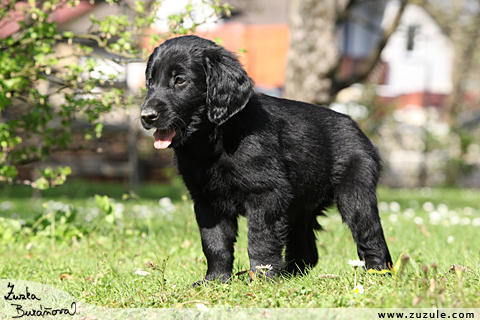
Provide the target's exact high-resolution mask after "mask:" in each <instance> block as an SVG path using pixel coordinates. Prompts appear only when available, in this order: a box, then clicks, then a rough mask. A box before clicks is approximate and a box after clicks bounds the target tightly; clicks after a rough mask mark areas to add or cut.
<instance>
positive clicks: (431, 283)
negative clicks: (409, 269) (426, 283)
mask: <svg viewBox="0 0 480 320" xmlns="http://www.w3.org/2000/svg"><path fill="white" fill-rule="evenodd" d="M436 287H437V281H435V279H433V278H432V279H430V288H429V290H430V292H431V293H433V292H434V291H435V288H436Z"/></svg>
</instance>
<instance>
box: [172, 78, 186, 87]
mask: <svg viewBox="0 0 480 320" xmlns="http://www.w3.org/2000/svg"><path fill="white" fill-rule="evenodd" d="M186 81H187V80H185V79H184V78H182V77H175V84H176V85H182V84H184V83H185V82H186Z"/></svg>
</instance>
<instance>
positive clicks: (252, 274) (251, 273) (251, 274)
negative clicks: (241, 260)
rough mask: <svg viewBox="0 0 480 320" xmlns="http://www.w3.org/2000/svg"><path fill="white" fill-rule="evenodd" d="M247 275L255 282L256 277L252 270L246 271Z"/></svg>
mask: <svg viewBox="0 0 480 320" xmlns="http://www.w3.org/2000/svg"><path fill="white" fill-rule="evenodd" d="M248 274H249V275H250V279H252V280H255V278H256V277H257V276H256V275H255V273H254V272H253V271H252V270H248Z"/></svg>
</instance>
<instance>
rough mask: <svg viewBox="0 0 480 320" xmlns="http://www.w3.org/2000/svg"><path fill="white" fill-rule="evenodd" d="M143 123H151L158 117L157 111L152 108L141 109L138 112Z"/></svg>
mask: <svg viewBox="0 0 480 320" xmlns="http://www.w3.org/2000/svg"><path fill="white" fill-rule="evenodd" d="M140 115H141V117H142V120H143V121H144V122H145V123H148V124H152V123H154V122H155V121H156V120H157V119H158V112H157V111H155V110H152V109H147V110H142V112H141V113H140Z"/></svg>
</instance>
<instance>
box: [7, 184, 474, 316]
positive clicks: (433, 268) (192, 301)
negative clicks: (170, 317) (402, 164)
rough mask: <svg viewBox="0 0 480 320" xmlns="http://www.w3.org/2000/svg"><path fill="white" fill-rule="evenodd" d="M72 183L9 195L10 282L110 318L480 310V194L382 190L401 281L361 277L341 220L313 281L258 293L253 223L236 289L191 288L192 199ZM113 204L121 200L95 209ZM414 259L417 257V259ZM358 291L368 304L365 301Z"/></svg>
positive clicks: (324, 235)
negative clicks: (163, 311) (131, 311)
mask: <svg viewBox="0 0 480 320" xmlns="http://www.w3.org/2000/svg"><path fill="white" fill-rule="evenodd" d="M126 191H128V188H126V187H125V186H123V185H121V184H92V183H87V182H82V181H76V182H75V181H72V182H70V183H69V184H67V185H66V186H65V187H60V188H58V189H55V190H51V191H48V192H46V193H45V194H44V195H43V197H41V198H38V197H37V198H32V197H31V190H29V189H25V188H18V187H16V188H11V187H3V189H0V216H1V217H3V218H0V241H1V246H0V279H21V280H28V281H35V282H39V283H43V284H46V285H49V286H52V287H55V288H57V289H59V290H62V291H65V292H67V293H69V294H70V295H72V296H73V297H75V299H77V300H78V301H80V300H81V301H84V302H85V303H88V304H93V305H97V306H104V307H110V308H191V307H193V308H195V306H196V305H197V304H203V305H205V306H206V307H207V308H216V307H238V308H252V307H258V308H277V307H287V308H337V307H358V308H411V307H416V308H420V307H421V308H430V307H443V308H480V294H479V293H480V236H479V235H480V201H479V200H480V191H478V190H459V189H415V190H405V189H386V188H380V189H379V190H378V194H379V208H380V211H381V218H382V224H383V228H384V231H385V236H386V238H387V242H388V245H389V248H390V252H391V254H392V257H393V259H394V260H397V258H398V257H400V256H401V254H402V253H403V252H405V251H406V253H405V255H404V258H403V259H400V260H399V265H398V268H397V269H396V272H395V274H394V275H392V276H381V275H377V274H369V273H366V272H364V271H363V270H362V269H361V268H358V269H356V273H357V275H356V280H355V276H354V269H353V267H352V266H350V265H349V264H348V262H349V260H350V259H358V257H357V255H356V248H355V244H354V242H353V239H352V236H351V234H350V231H349V230H348V228H347V227H346V226H345V225H343V224H342V223H341V219H340V216H339V215H338V213H337V212H336V210H335V209H331V210H330V212H329V214H328V216H327V217H322V218H319V222H320V223H321V224H322V226H323V227H324V229H325V230H324V231H322V232H319V233H318V234H317V239H318V240H317V244H318V249H319V255H320V260H319V263H318V265H317V266H316V267H315V268H313V269H312V270H311V272H310V273H309V274H307V275H305V276H302V277H293V278H292V277H288V276H285V277H282V278H280V279H278V280H277V281H275V282H273V283H271V282H266V281H264V280H263V279H261V278H257V279H256V280H254V281H250V278H249V274H248V272H243V271H244V270H247V269H248V267H249V265H248V256H247V237H246V235H247V230H246V220H245V219H244V218H242V219H241V220H240V226H239V238H238V241H237V243H236V251H235V265H234V273H235V274H236V275H235V276H234V277H233V279H232V281H231V282H230V283H228V284H219V283H215V284H206V285H202V286H199V287H195V288H193V287H191V284H192V283H193V282H195V281H197V280H200V279H201V278H202V277H203V275H204V274H205V271H206V261H205V258H204V256H203V253H202V249H201V243H200V236H199V232H198V229H197V225H196V222H195V216H194V213H193V210H192V203H191V201H190V200H189V199H188V198H187V196H186V192H185V189H184V188H183V187H182V185H181V183H179V182H178V181H176V182H175V183H174V186H173V187H172V188H170V187H166V186H143V187H142V188H140V190H139V191H138V194H130V195H129V196H126V197H125V196H124V197H123V199H122V194H123V193H124V192H126ZM95 194H100V195H102V196H103V195H108V196H110V197H113V198H114V199H110V200H109V199H107V198H100V197H97V199H96V198H95V197H94V195H95ZM407 250H408V251H407ZM355 281H356V284H358V285H362V286H363V289H364V292H363V293H360V292H359V293H355V292H354V291H353V289H354V286H355Z"/></svg>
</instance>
